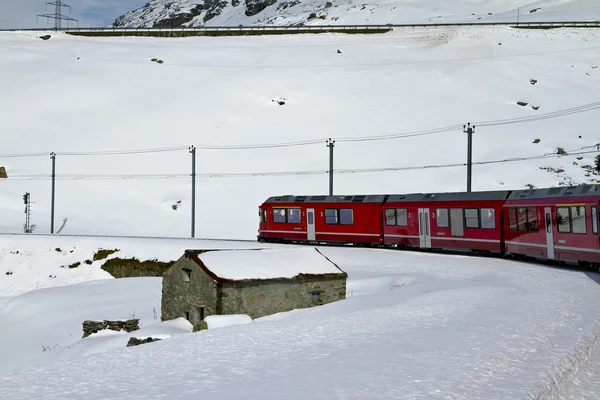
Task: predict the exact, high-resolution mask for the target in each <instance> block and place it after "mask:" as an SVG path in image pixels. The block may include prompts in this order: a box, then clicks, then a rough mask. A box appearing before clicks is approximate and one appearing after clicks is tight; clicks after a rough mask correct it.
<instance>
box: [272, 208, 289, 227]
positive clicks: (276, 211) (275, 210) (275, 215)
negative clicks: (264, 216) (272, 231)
mask: <svg viewBox="0 0 600 400" xmlns="http://www.w3.org/2000/svg"><path fill="white" fill-rule="evenodd" d="M281 211H283V215H281V214H280V212H281ZM280 216H283V221H281V220H278V217H280ZM279 219H281V218H279ZM273 223H274V224H285V223H287V208H284V207H281V208H280V207H277V208H273Z"/></svg>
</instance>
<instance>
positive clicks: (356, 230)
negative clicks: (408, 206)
mask: <svg viewBox="0 0 600 400" xmlns="http://www.w3.org/2000/svg"><path fill="white" fill-rule="evenodd" d="M385 199H386V196H385V195H357V196H276V197H270V198H269V199H267V200H266V201H265V202H264V203H263V204H261V205H260V208H259V216H260V224H259V230H258V240H259V241H282V242H308V243H318V242H331V243H348V244H367V245H374V244H377V245H380V244H382V241H383V239H382V229H383V228H382V218H381V206H382V204H383V202H384V201H385Z"/></svg>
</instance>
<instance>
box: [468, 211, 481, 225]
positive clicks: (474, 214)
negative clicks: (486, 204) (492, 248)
mask: <svg viewBox="0 0 600 400" xmlns="http://www.w3.org/2000/svg"><path fill="white" fill-rule="evenodd" d="M465 227H467V228H479V210H478V209H477V208H467V209H465Z"/></svg>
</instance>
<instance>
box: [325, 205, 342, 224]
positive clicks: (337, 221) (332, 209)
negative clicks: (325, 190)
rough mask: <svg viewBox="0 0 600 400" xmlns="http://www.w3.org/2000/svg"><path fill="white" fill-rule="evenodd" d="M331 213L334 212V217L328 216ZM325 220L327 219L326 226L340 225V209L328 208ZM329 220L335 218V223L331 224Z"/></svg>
mask: <svg viewBox="0 0 600 400" xmlns="http://www.w3.org/2000/svg"><path fill="white" fill-rule="evenodd" d="M331 211H333V214H334V215H327V213H328V212H329V214H331ZM323 218H324V219H325V224H326V225H338V223H339V216H338V209H337V208H326V209H325V211H324V212H323ZM328 218H335V222H330V220H329V219H328Z"/></svg>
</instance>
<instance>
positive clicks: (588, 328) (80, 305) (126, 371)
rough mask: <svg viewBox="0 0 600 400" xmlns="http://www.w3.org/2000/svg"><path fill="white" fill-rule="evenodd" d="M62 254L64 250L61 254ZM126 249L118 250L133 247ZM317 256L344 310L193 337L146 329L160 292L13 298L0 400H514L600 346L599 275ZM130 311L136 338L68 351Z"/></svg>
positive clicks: (370, 254) (472, 261)
mask: <svg viewBox="0 0 600 400" xmlns="http://www.w3.org/2000/svg"><path fill="white" fill-rule="evenodd" d="M28 239H29V238H24V239H23V243H22V244H23V245H26V243H27V240H28ZM52 239H54V238H52ZM62 240H63V245H65V247H67V246H66V245H68V244H70V243H69V242H70V241H71V240H72V239H69V238H62ZM127 242H128V241H127V240H122V241H121V243H120V245H121V247H126V248H133V247H137V246H138V245H139V244H138V243H135V242H133V243H127ZM165 242H167V241H160V240H156V241H154V242H153V244H154V248H156V249H159V248H160V247H161V246H162V245H164V243H165ZM147 243H149V242H147ZM108 244H111V243H105V244H104V247H109V246H108ZM238 245H239V246H241V247H243V246H244V244H241V243H240V244H238ZM80 246H83V245H81V244H80ZM320 251H322V252H323V253H324V254H325V255H326V256H327V257H328V258H330V259H331V260H332V261H333V262H335V263H336V264H337V265H340V267H341V268H342V269H344V270H346V271H347V272H348V274H349V278H348V290H347V293H348V297H347V299H346V300H343V301H339V302H336V303H332V304H328V305H325V306H321V307H318V308H312V309H304V310H295V311H292V312H288V313H282V314H277V315H273V316H268V317H265V318H260V319H257V320H255V321H254V323H243V322H244V321H239V322H242V324H241V325H236V326H222V327H218V328H217V329H209V330H208V331H202V332H198V333H191V332H190V331H189V329H190V327H189V326H188V325H186V324H184V321H181V320H177V321H171V322H169V323H163V324H160V323H159V324H157V323H156V322H155V320H154V317H153V313H152V307H157V306H158V305H159V301H160V300H159V298H160V292H159V286H158V284H159V279H158V278H134V279H118V280H109V281H102V280H100V281H93V282H88V283H80V284H76V285H70V286H64V287H57V288H51V289H44V290H38V291H34V292H30V293H27V294H23V295H21V296H18V297H15V298H14V299H13V300H12V301H11V302H9V303H8V304H6V305H5V306H4V307H2V308H0V323H1V326H2V327H3V329H2V331H1V332H0V338H1V339H2V340H0V369H1V370H2V371H3V373H2V374H0V387H2V389H3V390H2V395H3V396H5V397H6V398H10V399H15V400H17V399H34V398H40V397H42V398H45V399H77V398H83V397H85V398H86V399H90V400H94V399H116V398H128V399H129V398H131V399H137V398H139V399H141V398H158V397H165V398H170V399H192V398H198V396H201V397H202V398H206V399H213V398H214V399H216V398H219V399H233V398H264V399H281V398H282V397H285V398H290V399H303V398H347V397H354V398H398V397H400V398H432V397H439V396H446V397H452V398H454V399H476V398H477V399H479V398H486V399H501V398H502V399H503V398H512V399H516V398H518V399H521V398H530V397H535V395H539V394H548V393H550V392H551V389H553V385H555V383H556V382H557V381H561V377H562V376H563V375H562V373H563V372H565V371H568V370H569V369H572V367H573V364H571V362H579V361H581V360H578V359H577V358H576V357H574V355H575V354H576V348H577V346H579V347H585V346H588V345H589V344H590V343H591V342H592V341H593V338H594V336H595V335H597V334H598V333H599V332H600V317H599V316H598V313H597V310H596V308H594V307H590V306H589V305H590V304H597V303H598V301H600V285H598V283H597V282H600V278H599V276H598V274H586V273H583V272H578V271H569V270H560V269H554V268H550V267H541V266H539V265H534V264H525V263H518V262H510V261H503V260H496V259H482V258H474V257H463V256H445V255H435V254H421V253H415V252H401V251H391V250H367V249H352V248H351V249H337V248H321V249H320ZM90 289H92V290H90ZM67 309H68V310H69V312H68V313H65V312H64V310H67ZM133 309H134V310H135V313H136V314H137V315H139V316H140V317H141V318H142V321H141V323H142V322H143V324H142V325H143V329H142V330H140V331H139V332H138V333H135V332H132V333H131V334H127V335H125V334H119V333H114V334H110V333H109V332H103V333H102V334H98V335H94V336H92V337H89V338H86V339H83V340H81V339H80V337H81V322H82V320H83V319H88V318H96V319H101V318H115V319H116V318H129V317H130V314H131V313H132V312H133ZM52 322H54V324H53V325H52ZM246 322H247V321H246ZM217 325H218V324H217ZM69 335H72V336H69ZM152 335H158V336H160V337H162V338H163V339H164V340H162V341H159V342H156V343H150V344H143V345H141V346H137V347H133V348H126V347H125V343H126V341H127V340H126V339H127V337H128V336H136V337H137V336H152ZM59 342H60V343H61V344H62V345H61V346H60V347H56V348H54V349H52V351H46V352H41V350H40V348H41V343H43V344H44V345H46V346H54V344H55V343H59ZM38 347H39V348H38ZM17 351H18V352H20V354H22V355H23V358H22V359H16V358H15V354H16V352H17ZM567 383H568V382H567ZM592 387H593V386H592ZM140 388H143V390H140ZM584 392H585V390H584ZM584 398H585V397H584Z"/></svg>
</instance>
